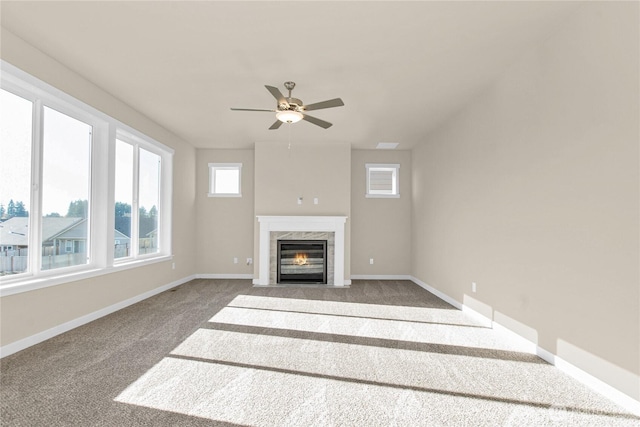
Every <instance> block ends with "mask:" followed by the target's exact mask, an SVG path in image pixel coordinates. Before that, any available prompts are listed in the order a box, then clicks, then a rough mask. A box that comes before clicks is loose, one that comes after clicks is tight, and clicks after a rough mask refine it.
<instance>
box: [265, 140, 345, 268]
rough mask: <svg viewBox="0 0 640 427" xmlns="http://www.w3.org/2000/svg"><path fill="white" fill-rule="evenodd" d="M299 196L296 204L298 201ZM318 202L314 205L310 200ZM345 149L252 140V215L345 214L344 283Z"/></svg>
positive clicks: (333, 145)
mask: <svg viewBox="0 0 640 427" xmlns="http://www.w3.org/2000/svg"><path fill="white" fill-rule="evenodd" d="M299 198H302V201H301V204H298V199H299ZM315 198H317V199H318V204H314V199H315ZM350 199H351V146H350V145H349V144H345V143H335V142H323V143H307V142H294V143H292V144H291V146H289V143H288V142H285V141H282V142H257V143H256V145H255V215H278V216H279V215H283V216H287V215H292V216H295V215H319V216H320V215H335V216H347V217H349V218H348V219H347V223H346V227H345V279H347V280H350V277H351V270H350V263H351V260H350V252H351V218H350V216H351V201H350ZM254 230H255V232H254V260H256V262H255V263H254V277H258V271H259V270H258V268H259V265H258V259H257V258H258V250H259V246H260V245H259V231H260V229H259V225H258V222H257V220H255V225H254Z"/></svg>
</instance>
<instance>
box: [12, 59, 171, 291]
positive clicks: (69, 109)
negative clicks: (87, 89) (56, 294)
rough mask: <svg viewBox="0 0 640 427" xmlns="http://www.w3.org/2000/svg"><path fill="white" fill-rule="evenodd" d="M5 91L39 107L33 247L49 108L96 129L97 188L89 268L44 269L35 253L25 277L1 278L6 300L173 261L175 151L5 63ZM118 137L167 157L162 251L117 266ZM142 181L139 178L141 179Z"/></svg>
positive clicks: (35, 132)
mask: <svg viewBox="0 0 640 427" xmlns="http://www.w3.org/2000/svg"><path fill="white" fill-rule="evenodd" d="M0 68H1V70H2V73H0V87H2V89H4V90H7V91H8V92H11V93H13V94H15V95H17V96H20V97H23V98H25V99H27V100H29V101H31V102H33V104H34V107H33V132H32V138H33V143H32V153H31V188H32V191H31V205H30V209H29V229H30V230H31V232H30V233H29V247H30V248H38V249H39V248H40V246H41V242H40V240H41V231H40V229H41V222H42V212H41V208H42V206H41V204H42V203H41V200H42V195H41V188H42V136H43V135H42V118H43V114H42V112H43V107H44V106H47V107H50V108H53V109H55V110H57V111H59V112H61V113H63V114H66V115H69V116H70V117H73V118H76V119H78V120H81V121H83V122H86V123H88V124H90V125H91V126H93V140H92V147H91V160H90V161H91V168H90V174H91V186H90V193H89V211H90V212H89V225H88V227H89V230H88V237H89V239H88V242H87V256H88V258H89V259H88V262H87V264H82V265H76V266H71V267H64V268H57V269H50V270H42V269H41V264H40V263H41V260H40V253H41V251H40V250H30V251H29V257H30V258H29V269H28V270H27V271H26V272H24V273H19V274H14V275H9V276H2V277H0V297H3V296H7V295H13V294H17V293H22V292H27V291H31V290H34V289H40V288H45V287H49V286H55V285H59V284H63V283H68V282H71V281H75V280H80V279H85V278H89V277H94V276H98V275H102V274H107V273H112V272H114V271H119V270H124V269H129V268H136V267H139V266H143V265H147V264H153V263H156V262H166V261H170V260H171V259H172V258H173V255H172V246H171V234H172V233H171V224H172V223H171V221H172V212H171V209H172V193H173V155H174V150H173V149H172V148H170V147H168V146H166V145H164V144H161V143H160V142H158V141H156V140H154V139H152V138H150V137H148V136H147V135H144V134H143V133H141V132H139V131H137V130H135V129H133V128H131V127H129V126H128V125H126V124H124V123H122V122H120V121H118V120H116V119H114V118H113V117H111V116H108V115H106V114H104V113H102V112H101V111H98V110H97V109H95V108H93V107H91V106H89V105H87V104H85V103H83V102H82V101H79V100H78V99H76V98H74V97H72V96H70V95H68V94H66V93H64V92H62V91H60V90H58V89H56V88H54V87H52V86H50V85H49V84H47V83H45V82H43V81H41V80H39V79H37V78H35V77H33V76H31V75H30V74H28V73H26V72H24V71H22V70H20V69H19V68H17V67H14V66H13V65H11V64H9V63H7V62H5V61H3V60H0ZM116 138H118V139H123V138H124V139H126V140H127V141H134V142H135V143H136V144H138V146H139V147H142V148H144V149H146V150H148V151H151V152H153V153H155V154H158V155H159V156H160V158H161V172H160V203H159V204H160V206H158V211H159V218H158V235H159V241H158V252H157V253H153V254H145V255H143V256H139V257H127V258H124V259H123V258H121V259H118V260H117V262H114V253H113V247H114V241H115V238H114V236H115V222H114V216H115V213H114V206H115V194H114V191H115V144H116V142H115V141H116ZM135 179H137V178H135Z"/></svg>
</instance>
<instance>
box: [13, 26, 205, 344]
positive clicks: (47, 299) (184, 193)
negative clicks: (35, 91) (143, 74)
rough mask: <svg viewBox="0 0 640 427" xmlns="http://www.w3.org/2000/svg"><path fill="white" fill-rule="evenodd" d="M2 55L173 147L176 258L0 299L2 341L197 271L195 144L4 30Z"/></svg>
mask: <svg viewBox="0 0 640 427" xmlns="http://www.w3.org/2000/svg"><path fill="white" fill-rule="evenodd" d="M0 55H1V57H2V59H3V60H5V61H7V62H9V63H11V64H13V65H15V66H16V67H18V68H20V69H22V70H24V71H25V72H27V73H30V74H31V75H33V76H35V77H37V78H39V79H41V80H43V81H45V82H47V83H49V84H50V85H52V86H54V87H56V88H58V89H60V90H62V91H64V92H66V93H67V94H69V95H71V96H73V97H75V98H77V99H79V100H81V101H83V102H85V103H86V104H89V105H91V106H92V107H94V108H96V109H98V110H100V111H103V112H104V113H106V114H108V115H110V116H112V117H114V118H116V119H118V120H120V121H121V122H123V123H126V124H127V125H129V126H131V127H133V128H135V129H137V130H139V131H140V132H142V133H144V134H146V135H148V136H150V137H152V138H154V139H156V140H157V141H159V142H161V143H163V144H165V145H167V146H169V147H172V148H173V149H175V155H174V164H173V166H174V167H173V172H174V182H173V227H172V229H173V235H172V245H173V254H174V259H173V262H175V269H173V268H172V261H167V262H160V263H156V264H153V265H150V266H145V267H139V268H132V269H129V270H125V271H120V272H118V273H112V274H106V275H102V276H98V277H94V278H91V279H87V280H79V281H75V282H70V283H66V284H61V285H57V286H52V287H48V288H44V289H39V290H34V291H30V292H24V293H20V294H14V295H10V296H5V297H2V298H1V299H0V308H1V309H0V313H1V314H0V324H1V332H2V333H1V334H0V335H1V340H0V345H2V346H5V345H7V344H10V343H13V342H16V341H18V340H20V339H23V338H27V337H30V336H32V335H35V334H37V333H40V332H43V331H47V330H49V329H51V328H54V327H56V326H59V325H61V324H63V323H66V322H69V321H72V320H75V319H77V318H80V317H82V316H85V315H88V314H90V313H93V312H95V311H98V310H101V309H104V308H105V307H109V306H110V305H113V304H117V303H119V302H122V301H125V300H127V299H129V298H133V297H136V296H138V295H141V294H143V293H145V292H148V291H151V290H153V289H156V288H158V287H160V286H163V285H167V284H170V283H172V282H175V281H178V280H180V279H183V278H185V277H189V276H191V275H193V274H194V273H195V271H196V270H195V267H196V263H195V244H194V242H195V241H196V234H195V231H196V230H195V227H193V224H194V223H195V218H196V214H195V211H196V209H195V188H196V182H195V172H194V171H195V169H196V162H195V149H194V148H193V147H191V146H190V145H189V144H187V143H185V142H184V141H181V140H180V139H179V138H177V137H176V136H175V135H173V134H171V133H170V132H168V131H167V130H166V129H164V128H162V127H161V126H160V125H158V124H156V123H154V122H152V121H150V120H149V119H148V118H146V117H144V116H143V115H141V114H140V113H138V112H137V111H135V110H133V109H131V108H130V107H128V106H127V105H125V104H124V103H123V102H121V101H120V100H118V99H116V98H114V97H112V96H111V95H109V94H108V93H106V92H105V91H103V90H102V89H100V88H99V87H97V86H95V85H94V84H92V83H91V82H89V81H88V80H86V79H84V78H82V77H81V76H79V75H78V74H76V73H74V72H73V71H72V70H70V69H69V68H66V67H65V66H64V65H62V64H60V63H59V62H57V61H55V60H54V59H52V58H50V57H48V56H46V55H44V54H43V53H42V52H40V51H38V50H36V49H35V48H33V47H32V46H30V45H29V44H27V43H25V42H24V41H23V40H21V39H20V38H17V37H15V36H14V35H13V34H12V33H10V32H7V31H5V30H2V50H1V52H0Z"/></svg>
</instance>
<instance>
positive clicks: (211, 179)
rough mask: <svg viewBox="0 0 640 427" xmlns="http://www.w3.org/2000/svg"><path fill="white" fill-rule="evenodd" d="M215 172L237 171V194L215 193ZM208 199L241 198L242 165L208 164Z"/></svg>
mask: <svg viewBox="0 0 640 427" xmlns="http://www.w3.org/2000/svg"><path fill="white" fill-rule="evenodd" d="M217 170H237V171H238V192H237V193H216V192H215V191H214V190H215V188H216V187H215V176H216V171H217ZM208 196H209V197H242V163H209V193H208Z"/></svg>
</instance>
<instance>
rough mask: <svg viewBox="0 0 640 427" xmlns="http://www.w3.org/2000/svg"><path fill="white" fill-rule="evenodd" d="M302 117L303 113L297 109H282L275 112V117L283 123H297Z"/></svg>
mask: <svg viewBox="0 0 640 427" xmlns="http://www.w3.org/2000/svg"><path fill="white" fill-rule="evenodd" d="M303 117H304V116H303V114H302V113H301V112H299V111H291V110H284V111H278V112H277V113H276V118H277V119H278V120H280V121H281V122H283V123H297V122H299V121H300V120H302V118H303Z"/></svg>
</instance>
